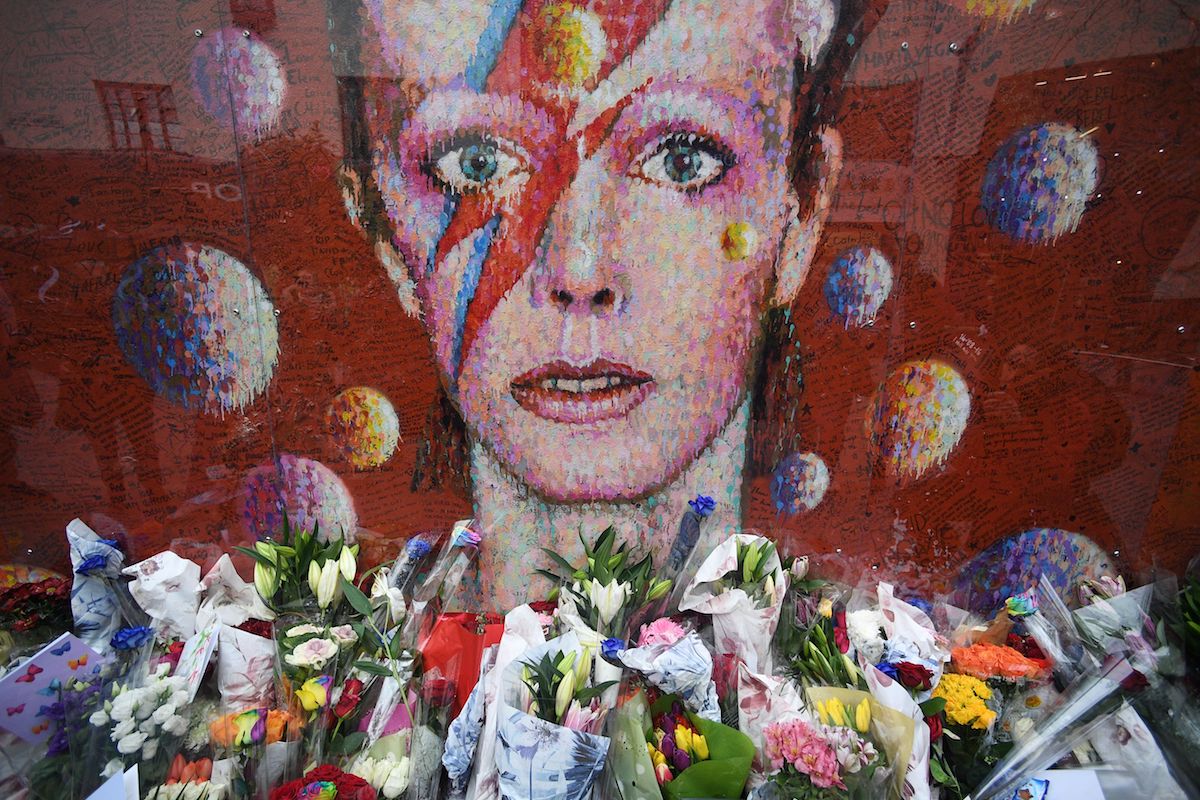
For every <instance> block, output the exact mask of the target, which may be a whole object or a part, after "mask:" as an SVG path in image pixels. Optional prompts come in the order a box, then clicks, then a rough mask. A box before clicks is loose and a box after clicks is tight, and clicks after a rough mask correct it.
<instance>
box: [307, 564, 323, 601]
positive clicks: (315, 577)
mask: <svg viewBox="0 0 1200 800" xmlns="http://www.w3.org/2000/svg"><path fill="white" fill-rule="evenodd" d="M320 585H321V565H320V564H318V563H317V562H316V561H310V562H308V588H310V589H312V593H313V594H314V595H315V594H316V593H317V591H318V588H317V587H319V586H320Z"/></svg>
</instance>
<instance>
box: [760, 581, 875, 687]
mask: <svg viewBox="0 0 1200 800" xmlns="http://www.w3.org/2000/svg"><path fill="white" fill-rule="evenodd" d="M788 572H789V573H790V574H791V577H792V582H791V585H790V587H789V590H788V592H787V594H786V595H785V600H784V604H783V609H782V611H781V614H780V622H779V626H778V630H777V632H776V637H775V649H776V651H777V653H778V654H779V660H780V661H781V662H782V664H783V665H784V669H785V670H786V672H787V673H788V674H789V675H790V676H791V677H793V678H794V679H796V680H798V681H800V682H801V683H804V684H805V685H808V686H845V687H847V688H857V689H863V688H866V682H865V679H864V676H863V673H862V671H861V670H859V668H858V666H857V665H856V664H855V662H854V659H852V658H851V657H850V636H849V633H848V630H847V627H846V607H845V604H844V603H843V602H842V601H841V592H840V591H838V590H837V589H836V588H835V587H833V586H832V585H831V584H829V583H828V582H826V581H823V580H820V579H818V578H810V577H808V559H807V558H797V559H794V560H793V561H792V563H791V565H790V566H789V568H788Z"/></svg>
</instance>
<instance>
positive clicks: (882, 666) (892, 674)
mask: <svg viewBox="0 0 1200 800" xmlns="http://www.w3.org/2000/svg"><path fill="white" fill-rule="evenodd" d="M875 669H877V670H879V671H880V672H882V673H883V674H884V675H887V676H888V677H889V678H891V679H892V680H894V681H897V680H900V669H899V668H898V667H897V666H896V665H895V664H893V663H892V662H890V661H880V662H879V663H878V664H876V665H875Z"/></svg>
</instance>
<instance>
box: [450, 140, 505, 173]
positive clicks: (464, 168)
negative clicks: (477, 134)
mask: <svg viewBox="0 0 1200 800" xmlns="http://www.w3.org/2000/svg"><path fill="white" fill-rule="evenodd" d="M458 168H459V170H460V171H461V172H462V174H463V177H464V178H466V179H467V180H469V181H475V182H477V183H484V182H486V181H488V180H490V179H491V178H492V176H493V175H495V174H496V170H497V168H498V164H497V163H496V145H495V144H494V143H493V142H481V143H479V144H472V145H468V146H467V147H464V148H463V149H462V150H461V151H459V155H458Z"/></svg>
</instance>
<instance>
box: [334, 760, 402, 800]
mask: <svg viewBox="0 0 1200 800" xmlns="http://www.w3.org/2000/svg"><path fill="white" fill-rule="evenodd" d="M410 767H411V759H410V758H409V757H408V756H400V757H397V756H396V755H395V754H393V753H387V754H386V755H384V756H383V757H381V758H372V757H370V756H368V755H366V754H363V755H361V756H359V757H358V758H357V759H355V761H354V763H353V764H351V765H350V769H349V770H348V771H349V772H351V773H353V774H355V775H357V776H358V777H360V778H362V779H363V780H364V781H366V782H367V783H369V784H371V787H372V788H374V789H375V790H376V791H377V792H379V794H380V795H382V796H383V797H386V798H388V800H393V798H396V797H399V796H400V795H402V794H404V790H405V789H407V788H408V781H409V776H410V772H411V770H410Z"/></svg>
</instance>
